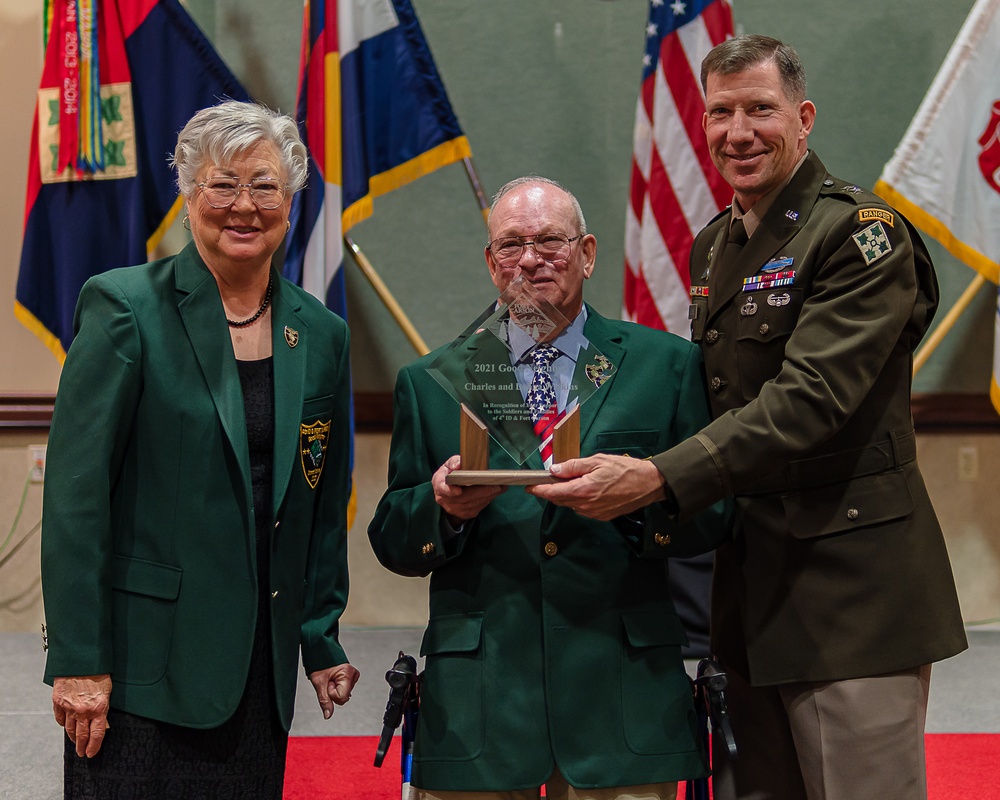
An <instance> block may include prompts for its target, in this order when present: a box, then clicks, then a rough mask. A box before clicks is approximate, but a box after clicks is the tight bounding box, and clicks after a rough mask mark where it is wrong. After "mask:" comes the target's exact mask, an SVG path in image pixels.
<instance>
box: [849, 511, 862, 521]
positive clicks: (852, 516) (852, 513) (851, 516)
mask: <svg viewBox="0 0 1000 800" xmlns="http://www.w3.org/2000/svg"><path fill="white" fill-rule="evenodd" d="M860 516H861V512H860V511H858V510H857V509H856V508H849V509H847V518H848V519H849V520H855V519H857V518H858V517H860Z"/></svg>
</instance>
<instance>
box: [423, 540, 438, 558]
mask: <svg viewBox="0 0 1000 800" xmlns="http://www.w3.org/2000/svg"><path fill="white" fill-rule="evenodd" d="M436 549H437V548H436V547H434V542H428V543H427V544H425V545H424V546H423V547H421V548H420V552H421V553H423V554H424V555H425V556H429V555H432V554H433V553H434V551H435V550H436Z"/></svg>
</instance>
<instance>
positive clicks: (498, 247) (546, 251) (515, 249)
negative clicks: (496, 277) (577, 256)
mask: <svg viewBox="0 0 1000 800" xmlns="http://www.w3.org/2000/svg"><path fill="white" fill-rule="evenodd" d="M582 237H583V234H582V233H581V234H580V235H579V236H574V237H572V238H570V237H569V236H567V235H566V234H565V233H540V234H538V235H537V236H536V237H535V238H534V239H525V238H524V237H523V236H498V237H497V238H496V239H494V240H493V241H492V242H490V243H489V244H487V245H486V247H487V248H488V249H489V251H490V252H491V253H492V254H493V258H494V259H496V262H497V264H499V265H500V266H501V267H512V266H514V265H515V264H517V262H519V261H520V260H521V254H522V253H523V252H524V248H525V246H526V245H529V244H530V245H531V246H532V247H534V248H535V252H536V253H537V254H538V257H539V258H541V259H544V260H545V261H559V260H560V259H563V258H566V257H567V256H568V255H569V246H570V244H572V243H573V242H575V241H576V240H577V239H580V238H582Z"/></svg>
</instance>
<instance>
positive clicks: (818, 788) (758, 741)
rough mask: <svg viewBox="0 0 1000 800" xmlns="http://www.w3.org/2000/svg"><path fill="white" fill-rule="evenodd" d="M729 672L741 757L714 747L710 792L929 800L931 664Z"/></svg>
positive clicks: (781, 799) (765, 799) (747, 797)
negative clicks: (790, 674)
mask: <svg viewBox="0 0 1000 800" xmlns="http://www.w3.org/2000/svg"><path fill="white" fill-rule="evenodd" d="M723 667H725V665H723ZM726 674H727V676H728V678H729V684H728V686H727V687H726V701H727V705H728V709H729V713H730V721H731V723H732V726H733V736H734V737H735V739H736V747H737V750H738V758H737V759H736V760H735V761H730V760H729V759H728V757H727V755H728V754H727V753H726V752H725V747H724V746H721V747H720V746H714V747H713V751H714V752H713V755H714V758H713V765H712V766H713V772H714V777H713V778H712V792H713V797H714V798H715V800H926V798H927V769H926V762H925V760H924V723H925V720H926V718H927V695H928V690H929V688H930V677H931V668H930V665H929V664H928V665H924V666H922V667H917V668H915V669H910V670H904V671H902V672H893V673H889V674H886V675H877V676H874V677H871V678H856V679H853V680H844V681H832V682H828V683H792V684H784V685H781V686H764V687H752V686H750V685H749V684H748V683H747V682H746V681H744V680H742V679H741V678H740V677H739V676H738V675H736V674H734V673H733V672H732V671H727V673H726ZM713 738H717V737H713ZM720 744H721V743H720V742H717V741H716V742H714V745H720Z"/></svg>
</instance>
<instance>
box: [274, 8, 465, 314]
mask: <svg viewBox="0 0 1000 800" xmlns="http://www.w3.org/2000/svg"><path fill="white" fill-rule="evenodd" d="M296 117H297V119H298V120H299V126H300V129H301V132H302V138H303V139H304V140H305V142H306V144H307V145H308V147H309V152H310V155H311V158H310V163H309V184H308V186H307V187H306V189H305V190H304V191H302V192H300V193H299V194H298V195H296V197H295V199H294V200H293V201H292V215H291V222H292V228H291V232H290V234H289V236H288V250H287V254H286V259H285V268H284V271H285V275H286V277H288V278H289V279H290V280H293V281H295V282H296V283H298V284H300V285H301V286H303V287H304V288H305V289H306V290H307V291H309V292H311V293H312V294H314V295H315V296H316V297H319V298H321V299H322V300H324V301H325V302H326V304H327V306H328V307H329V308H331V309H333V310H334V311H336V312H337V313H338V314H340V315H341V316H343V315H344V314H345V311H346V300H345V297H344V277H343V272H342V270H341V268H340V267H341V261H342V259H343V245H342V237H343V235H344V234H345V233H346V232H347V231H348V230H349V229H350V228H351V227H352V226H353V225H355V224H356V223H358V222H360V221H361V220H363V219H366V218H367V217H368V216H370V215H371V213H372V198H374V197H376V196H378V195H382V194H386V193H387V192H390V191H392V190H393V189H396V188H398V187H399V186H402V185H404V184H406V183H409V182H410V181H412V180H415V179H417V178H419V177H421V176H422V175H426V174H427V173H429V172H432V171H434V170H435V169H437V168H438V167H441V166H444V165H445V164H451V163H453V162H455V161H459V160H461V159H463V158H466V157H468V156H470V155H471V151H470V149H469V143H468V140H467V139H466V138H465V136H464V135H463V134H462V130H461V128H460V127H459V125H458V120H457V119H456V117H455V114H454V112H453V111H452V108H451V103H449V101H448V95H447V94H446V93H445V89H444V85H443V84H442V83H441V78H440V77H439V76H438V73H437V68H436V67H435V66H434V60H433V58H432V57H431V53H430V50H429V49H428V47H427V42H426V40H425V39H424V35H423V31H422V30H421V29H420V24H419V23H418V22H417V17H416V15H415V14H414V12H413V7H412V6H411V5H410V0H305V12H304V16H303V24H302V59H301V64H300V69H299V98H298V108H297V111H296Z"/></svg>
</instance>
